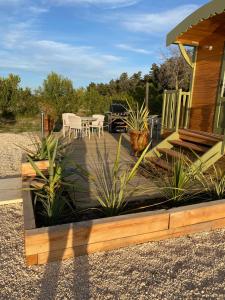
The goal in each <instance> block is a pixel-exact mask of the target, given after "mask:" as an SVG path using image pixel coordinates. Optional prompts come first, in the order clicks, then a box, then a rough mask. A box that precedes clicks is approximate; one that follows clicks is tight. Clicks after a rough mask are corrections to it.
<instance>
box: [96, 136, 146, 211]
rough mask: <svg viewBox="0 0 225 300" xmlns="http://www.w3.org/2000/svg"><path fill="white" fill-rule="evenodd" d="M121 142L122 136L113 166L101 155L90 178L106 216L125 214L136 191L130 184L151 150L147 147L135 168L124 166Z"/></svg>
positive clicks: (101, 209)
mask: <svg viewBox="0 0 225 300" xmlns="http://www.w3.org/2000/svg"><path fill="white" fill-rule="evenodd" d="M121 141H122V136H120V139H119V143H118V148H117V153H116V159H115V162H114V164H113V166H112V167H110V164H109V162H108V160H107V159H105V158H103V157H102V156H101V155H100V154H99V155H98V162H97V163H96V164H95V174H94V175H93V176H90V178H91V180H92V182H93V183H94V187H95V193H96V199H97V201H98V203H99V205H100V208H99V209H100V211H101V212H102V213H103V214H104V215H105V216H116V215H119V214H121V213H122V212H124V210H125V208H126V205H127V201H128V199H129V198H130V197H131V196H132V195H133V194H134V192H135V191H136V189H134V188H131V187H130V186H129V184H130V182H131V180H132V179H133V178H134V177H135V175H136V173H137V170H138V167H139V165H140V163H141V162H142V160H143V158H144V156H145V154H146V152H147V151H148V148H149V146H147V147H146V149H145V150H144V151H143V153H142V155H141V156H140V157H139V159H138V160H137V162H136V163H135V164H134V166H132V167H128V166H127V165H126V166H123V164H122V163H121V162H120V156H121V153H120V152H121Z"/></svg>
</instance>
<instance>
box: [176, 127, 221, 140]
mask: <svg viewBox="0 0 225 300" xmlns="http://www.w3.org/2000/svg"><path fill="white" fill-rule="evenodd" d="M181 130H182V129H181ZM183 130H185V131H186V132H190V133H194V134H200V135H203V136H206V137H209V138H210V137H211V138H213V139H215V140H217V141H222V140H223V135H221V134H216V133H210V132H205V131H200V130H199V131H198V130H192V129H183Z"/></svg>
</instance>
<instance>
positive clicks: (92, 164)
mask: <svg viewBox="0 0 225 300" xmlns="http://www.w3.org/2000/svg"><path fill="white" fill-rule="evenodd" d="M119 137H120V135H119V134H110V133H108V132H105V134H104V136H102V137H101V138H98V137H97V136H92V137H91V139H90V140H89V139H88V138H83V139H75V140H73V141H72V143H71V154H70V160H71V161H72V162H76V163H77V164H79V165H81V166H82V167H83V168H84V169H86V170H87V171H88V172H90V173H91V174H93V175H95V174H96V169H97V168H98V166H99V165H100V164H101V162H100V161H101V159H99V158H100V157H102V158H103V159H104V160H105V159H106V158H107V159H106V160H107V167H109V168H112V166H113V163H114V161H115V158H116V152H117V146H118V141H119ZM134 160H135V158H134V157H133V156H132V155H131V150H130V144H129V136H128V135H127V134H123V139H122V145H121V163H122V167H123V168H128V167H129V166H130V165H132V164H133V163H134ZM81 185H82V192H76V193H75V197H76V203H77V206H78V208H82V209H83V208H88V207H92V206H97V201H96V200H95V199H96V197H95V189H94V186H93V184H92V183H90V182H89V181H88V180H82V181H81ZM132 186H133V187H136V186H138V187H139V188H140V190H139V191H137V192H136V193H135V194H134V195H133V196H132V198H131V199H130V200H131V201H133V200H138V199H148V198H151V199H153V198H156V197H158V196H159V192H158V189H157V187H156V186H155V184H154V183H153V182H152V181H151V180H150V179H147V178H145V177H144V176H143V175H141V174H139V173H138V174H137V176H136V178H135V179H134V180H133V181H132V182H131V188H132Z"/></svg>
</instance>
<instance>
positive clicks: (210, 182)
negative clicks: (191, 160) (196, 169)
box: [197, 165, 225, 200]
mask: <svg viewBox="0 0 225 300" xmlns="http://www.w3.org/2000/svg"><path fill="white" fill-rule="evenodd" d="M197 179H198V182H199V183H200V184H201V185H202V187H203V190H204V191H205V192H206V194H208V195H209V196H210V198H211V199H214V200H220V199H224V197H225V171H222V170H221V169H220V168H219V167H216V166H215V165H213V167H212V168H211V169H210V172H208V173H203V172H201V173H200V174H198V177H197Z"/></svg>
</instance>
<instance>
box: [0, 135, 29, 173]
mask: <svg viewBox="0 0 225 300" xmlns="http://www.w3.org/2000/svg"><path fill="white" fill-rule="evenodd" d="M32 137H33V135H32V134H29V133H17V134H14V133H0V158H1V163H0V178H4V177H9V176H18V175H19V174H20V167H21V157H22V153H23V150H22V149H21V148H19V147H18V145H21V146H23V147H29V146H31V144H32V142H31V138H32Z"/></svg>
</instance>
